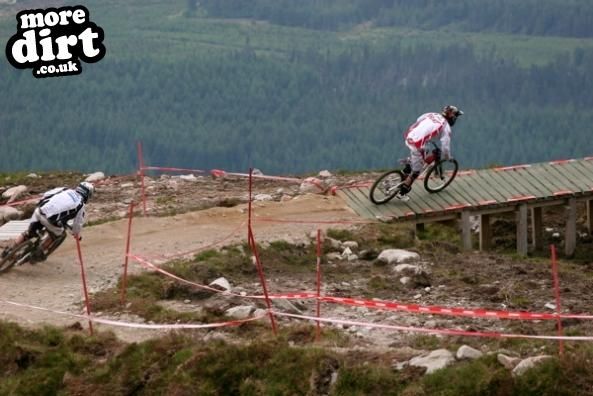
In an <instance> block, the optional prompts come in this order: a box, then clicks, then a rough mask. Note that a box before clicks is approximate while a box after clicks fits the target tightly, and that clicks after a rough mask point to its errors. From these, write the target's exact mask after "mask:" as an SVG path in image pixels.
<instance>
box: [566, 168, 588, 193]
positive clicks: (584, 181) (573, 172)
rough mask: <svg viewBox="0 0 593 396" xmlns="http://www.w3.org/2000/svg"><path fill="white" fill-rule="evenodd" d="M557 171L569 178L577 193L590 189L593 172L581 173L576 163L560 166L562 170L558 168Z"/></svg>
mask: <svg viewBox="0 0 593 396" xmlns="http://www.w3.org/2000/svg"><path fill="white" fill-rule="evenodd" d="M559 171H560V172H561V173H562V174H565V175H566V176H567V177H569V178H570V180H571V181H572V183H573V184H574V185H576V186H577V189H578V192H582V191H588V190H589V189H590V188H591V187H592V186H591V183H592V180H593V172H591V173H590V174H586V173H585V172H583V171H582V168H581V167H579V166H578V163H577V162H570V163H567V164H565V165H562V168H559Z"/></svg>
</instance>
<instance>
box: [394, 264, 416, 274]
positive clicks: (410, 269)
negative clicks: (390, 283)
mask: <svg viewBox="0 0 593 396" xmlns="http://www.w3.org/2000/svg"><path fill="white" fill-rule="evenodd" d="M393 270H394V271H395V272H407V273H411V274H415V273H416V272H418V271H420V267H419V266H417V265H412V264H398V265H396V266H395V267H393Z"/></svg>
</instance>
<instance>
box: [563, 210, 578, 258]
mask: <svg viewBox="0 0 593 396" xmlns="http://www.w3.org/2000/svg"><path fill="white" fill-rule="evenodd" d="M576 244H577V202H576V200H575V199H574V198H571V199H569V200H568V206H567V207H566V231H565V239H564V252H565V254H566V256H568V257H572V256H573V255H574V251H575V249H576Z"/></svg>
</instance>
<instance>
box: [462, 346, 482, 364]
mask: <svg viewBox="0 0 593 396" xmlns="http://www.w3.org/2000/svg"><path fill="white" fill-rule="evenodd" d="M482 355H484V354H483V353H482V351H478V350H477V349H475V348H472V347H470V346H467V345H462V346H461V347H459V349H458V350H457V353H456V354H455V357H457V359H458V360H462V359H472V360H473V359H478V358H480V357H482Z"/></svg>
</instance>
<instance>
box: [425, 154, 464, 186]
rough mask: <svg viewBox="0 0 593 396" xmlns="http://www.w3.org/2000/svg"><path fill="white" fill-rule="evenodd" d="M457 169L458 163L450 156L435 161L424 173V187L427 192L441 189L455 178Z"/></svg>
mask: <svg viewBox="0 0 593 396" xmlns="http://www.w3.org/2000/svg"><path fill="white" fill-rule="evenodd" d="M458 169H459V164H457V161H456V160H454V159H452V158H451V159H448V160H441V161H439V162H437V163H436V164H434V165H433V166H432V167H431V168H430V169H429V170H428V172H427V173H426V177H425V178H424V188H425V189H426V191H428V192H429V193H436V192H439V191H443V190H444V189H445V188H446V187H447V186H448V185H449V184H451V182H452V181H453V179H455V176H456V175H457V170H458Z"/></svg>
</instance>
